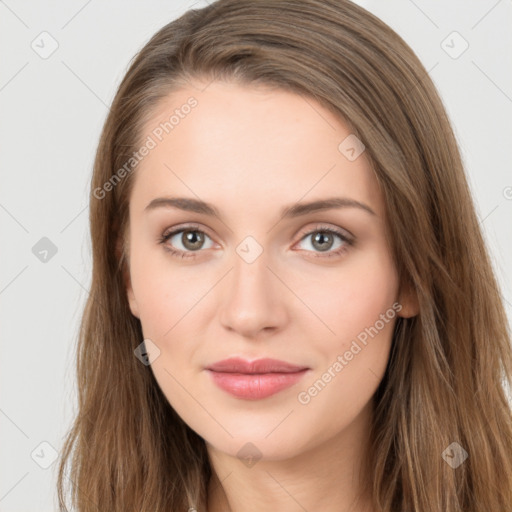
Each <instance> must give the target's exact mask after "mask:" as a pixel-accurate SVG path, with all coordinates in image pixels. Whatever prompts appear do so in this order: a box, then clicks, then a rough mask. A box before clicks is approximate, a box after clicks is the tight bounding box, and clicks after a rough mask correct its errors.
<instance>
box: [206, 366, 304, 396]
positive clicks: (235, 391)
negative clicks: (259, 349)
mask: <svg viewBox="0 0 512 512" xmlns="http://www.w3.org/2000/svg"><path fill="white" fill-rule="evenodd" d="M206 370H207V371H208V373H209V374H210V376H211V378H212V380H213V382H214V383H215V384H216V385H217V386H218V387H219V388H220V389H222V390H223V391H225V392H227V393H229V394H231V395H232V396H235V397H236V398H241V399H245V400H261V399H263V398H267V397H269V396H272V395H275V394H276V393H279V392H280V391H283V390H285V389H287V388H289V387H291V386H293V385H294V384H296V383H297V382H298V381H299V380H300V379H302V377H303V376H304V374H305V373H306V372H307V371H308V370H309V368H308V367H305V366H299V365H294V364H291V363H287V362H285V361H279V360H277V359H258V360H255V361H246V360H244V359H240V358H230V359H225V360H223V361H219V362H217V363H215V364H213V365H211V366H208V367H207V368H206Z"/></svg>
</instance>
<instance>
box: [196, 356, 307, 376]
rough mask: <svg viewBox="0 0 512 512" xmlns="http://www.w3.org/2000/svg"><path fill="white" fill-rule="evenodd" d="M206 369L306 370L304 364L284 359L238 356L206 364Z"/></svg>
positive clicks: (234, 371) (284, 371) (276, 371)
mask: <svg viewBox="0 0 512 512" xmlns="http://www.w3.org/2000/svg"><path fill="white" fill-rule="evenodd" d="M206 369H207V370H211V371H214V372H225V373H249V374H251V373H294V372H299V371H302V370H306V369H307V367H306V366H298V365H295V364H291V363H287V362H286V361H279V360H278V359H269V358H264V359H256V360H254V361H247V360H245V359H242V358H240V357H231V358H229V359H223V360H222V361H217V362H216V363H214V364H212V365H210V366H208V367H207V368H206Z"/></svg>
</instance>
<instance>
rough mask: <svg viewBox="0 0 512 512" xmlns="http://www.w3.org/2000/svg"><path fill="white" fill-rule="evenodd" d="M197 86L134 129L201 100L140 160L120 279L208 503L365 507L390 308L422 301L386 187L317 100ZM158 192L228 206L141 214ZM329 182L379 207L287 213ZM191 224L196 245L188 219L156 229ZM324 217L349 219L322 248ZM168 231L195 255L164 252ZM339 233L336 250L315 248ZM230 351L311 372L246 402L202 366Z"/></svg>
mask: <svg viewBox="0 0 512 512" xmlns="http://www.w3.org/2000/svg"><path fill="white" fill-rule="evenodd" d="M204 87H205V85H199V84H198V83H197V84H194V85H190V87H187V88H183V89H180V90H178V91H175V92H173V93H172V94H171V95H169V96H168V97H167V98H166V99H165V100H164V101H162V102H161V103H160V104H159V106H158V108H157V110H155V113H154V116H153V117H152V119H151V120H150V122H148V123H147V125H146V129H145V134H144V135H143V138H144V139H145V138H146V137H147V136H148V135H150V134H151V133H152V130H154V128H155V127H156V126H158V124H159V123H160V122H162V121H164V120H166V119H168V118H169V115H170V113H172V111H174V109H176V108H179V107H180V106H181V105H183V104H184V103H186V101H187V99H188V98H189V97H190V96H194V97H195V98H196V99H197V101H198V105H197V107H195V108H194V109H193V110H192V111H191V113H190V114H189V115H188V116H185V117H184V118H183V119H181V120H180V123H179V124H178V125H177V126H175V127H174V129H173V131H172V132H170V133H169V134H168V135H167V136H166V137H164V138H163V140H162V141H161V142H159V144H158V145H157V146H156V147H155V148H154V149H152V150H151V151H150V152H149V154H148V155H147V156H146V157H145V158H144V160H143V161H142V162H141V163H140V164H139V166H138V167H137V171H136V175H135V176H134V178H135V182H134V187H133V189H132V193H131V197H130V206H129V210H130V215H129V228H128V232H127V235H128V249H129V275H128V276H127V284H126V287H127V294H128V299H129V304H130V309H131V312H132V314H133V315H135V316H136V317H137V318H139V319H140V320H141V325H142V329H143V333H144V337H145V338H149V339H151V340H152V342H153V343H155V344H156V345H157V346H158V348H159V350H160V355H159V357H157V358H156V359H155V360H154V362H153V363H152V365H151V369H152V371H153V373H154V376H155V378H156V380H157V382H158V384H159V386H160V387H161V389H162V391H163V392H164V394H165V396H166V397H167V399H168V400H169V402H170V404H171V405H172V406H173V407H174V409H175V410H176V411H177V412H178V414H179V415H180V416H181V418H182V419H183V420H184V421H185V422H186V423H187V424H188V425H189V426H190V428H192V429H193V430H195V431H196V432H197V433H198V434H199V435H200V436H201V437H202V438H203V439H204V440H205V441H206V443H207V448H208V453H209V456H210V458H211V463H212V467H213V469H214V477H213V479H212V481H211V482H210V488H209V504H208V505H209V506H208V510H209V511H210V512H212V511H213V512H217V511H220V510H231V511H236V512H241V511H244V512H252V511H261V510H266V509H270V508H271V509H272V510H280V511H290V512H292V511H293V512H295V511H303V510H304V509H305V510H323V511H325V512H330V511H334V510H336V511H337V512H339V511H347V512H348V511H349V510H350V511H352V512H357V511H361V512H362V511H367V510H371V508H370V507H369V506H368V500H367V498H368V497H367V496H362V497H361V501H360V502H358V503H355V499H356V497H357V495H358V494H359V491H360V479H361V478H364V476H365V475H364V474H361V475H360V469H361V462H362V461H363V460H364V456H365V455H364V450H365V448H366V443H367V438H368V431H369V426H370V422H371V412H372V402H371V399H372V396H373V394H374V393H375V391H376V389H377V387H378V385H379V383H380V381H381V379H382V377H383V375H384V371H385V368H386V364H387V361H388V358H389V352H390V347H391V337H392V332H393V326H394V323H395V322H396V317H397V316H412V315H414V314H416V313H417V303H416V302H415V301H414V300H413V299H412V298H410V297H409V296H405V295H404V294H402V296H399V295H398V284H399V283H398V278H397V272H396V269H395V266H394V263H393V259H392V255H391V250H390V247H389V242H388V240H389V237H388V231H387V229H386V219H385V209H384V203H383V198H382V195H381V192H380V190H379V187H378V184H377V181H376V179H375V176H374V175H373V173H372V171H371V168H370V165H369V162H368V160H367V157H366V153H365V152H363V153H362V154H361V155H360V156H359V157H358V158H357V159H356V160H354V161H349V160H348V159H347V158H346V157H345V156H344V155H343V154H342V153H341V152H340V151H339V150H338V145H339V144H340V142H341V141H343V140H344V139H345V138H346V137H347V136H348V135H350V130H349V129H348V127H347V126H346V125H345V124H344V123H343V122H342V121H341V120H340V119H339V118H338V117H337V116H334V114H332V113H331V112H329V111H328V110H326V109H325V108H323V107H322V106H321V105H320V104H318V103H316V102H315V101H314V100H312V99H308V100H307V101H306V100H305V99H304V98H302V97H300V96H298V95H296V94H293V93H290V92H286V91H281V90H272V91H271V90H268V89H265V88H262V87H261V86H259V87H255V86H250V87H249V86H241V85H236V84H234V83H220V82H213V83H211V84H210V85H209V86H208V87H206V89H204ZM200 89H204V90H203V91H201V90H200ZM164 196H173V197H187V198H194V199H201V200H203V201H207V202H208V203H211V204H213V205H214V206H215V207H216V208H217V209H218V210H219V212H220V213H221V215H222V220H219V219H217V218H215V217H211V216H208V215H205V214H201V213H195V212H187V211H182V210H179V209H177V208H172V207H169V208H163V207H162V208H156V209H153V210H151V211H145V207H146V206H147V205H148V204H149V203H150V201H152V200H153V199H155V198H157V197H164ZM333 196H336V197H347V198H350V199H353V200H356V201H359V202H361V203H364V204H365V205H367V206H369V207H370V208H371V209H372V210H373V211H374V212H375V214H374V215H372V214H370V213H368V212H367V211H365V210H363V209H360V208H355V207H345V208H339V209H329V210H326V211H319V212H313V213H309V214H307V215H305V216H302V217H297V218H291V219H280V212H281V209H282V208H284V207H285V206H288V205H294V204H296V203H297V202H307V201H312V200H316V199H324V198H328V197H333ZM187 223H194V224H197V225H198V226H199V229H200V230H202V231H203V232H204V233H206V235H205V236H204V243H203V245H202V246H201V243H200V242H199V243H198V242H197V241H196V242H193V243H192V244H191V243H190V242H188V243H187V239H186V238H184V237H183V235H184V233H183V232H180V233H178V234H177V235H174V236H173V237H172V238H171V239H169V240H167V242H165V244H161V243H158V240H159V237H161V236H162V235H163V234H165V233H166V232H169V231H170V230H171V229H170V228H178V227H181V226H183V229H186V228H187V226H186V224H187ZM319 223H321V225H322V227H330V228H333V229H336V228H338V229H340V230H345V231H344V232H347V231H348V233H350V234H351V235H352V236H353V238H355V242H354V244H353V245H348V244H347V243H346V242H344V241H343V240H341V239H339V238H338V237H337V236H336V235H333V237H334V238H332V239H330V240H327V242H324V245H323V246H322V245H320V246H319V245H315V244H314V242H313V240H314V237H315V234H316V235H317V236H318V233H317V232H318V231H319V230H317V231H315V232H314V233H313V234H312V235H311V234H309V235H308V234H307V233H310V232H311V231H314V230H315V229H316V228H317V225H318V224H319ZM320 231H321V230H320ZM342 232H343V231H342ZM196 234H197V233H196ZM247 236H251V237H253V238H254V239H255V240H256V242H257V244H259V246H260V247H261V248H262V249H263V252H262V253H261V255H259V257H257V258H256V259H255V261H254V262H252V263H248V262H247V261H245V260H244V259H243V258H242V257H240V256H239V254H238V253H237V252H236V249H237V247H238V246H239V244H240V243H241V242H242V241H243V240H244V239H245V238H246V237H247ZM194 243H195V244H196V246H194ZM165 245H167V246H171V245H172V246H174V248H175V249H176V250H182V251H188V253H193V254H194V255H195V257H194V258H188V259H187V258H185V259H181V258H179V257H175V256H172V255H171V254H170V253H169V252H167V251H166V250H165V248H164V246H165ZM341 246H345V248H346V250H345V251H344V252H343V253H342V254H340V255H337V256H333V257H330V258H329V257H327V256H326V254H328V253H329V252H330V253H333V252H335V251H336V250H337V249H338V248H339V247H341ZM194 247H196V249H195V250H194ZM197 247H199V248H197ZM319 247H320V248H319ZM322 247H324V248H325V249H326V250H325V251H322ZM251 250H253V249H251ZM315 256H318V257H315ZM395 302H397V303H399V304H400V305H401V306H402V309H401V310H400V312H399V313H397V315H396V316H395V318H394V319H392V320H391V321H389V322H388V323H386V324H385V326H384V328H382V329H381V330H380V331H379V332H378V335H376V336H374V337H373V338H369V340H368V343H367V345H366V346H364V348H363V349H362V350H361V351H360V352H359V353H358V354H357V355H356V356H354V357H353V359H352V360H351V361H349V362H348V364H347V365H346V366H344V367H343V369H342V370H341V371H340V372H338V373H336V372H334V373H335V375H336V376H335V377H334V378H332V379H331V381H330V382H329V383H328V384H327V385H326V386H325V387H324V388H323V389H322V390H321V392H319V393H318V394H317V395H316V396H314V397H312V398H311V400H310V401H309V403H307V404H302V403H300V402H299V400H298V394H299V393H300V392H303V391H304V390H308V388H309V387H310V386H311V385H312V384H313V383H314V382H315V381H317V380H318V379H320V378H321V377H322V375H323V374H324V373H325V372H326V371H328V368H329V367H332V365H333V363H334V362H335V361H336V360H337V357H338V356H339V355H343V354H344V353H345V352H346V351H347V350H348V349H349V348H350V345H351V343H352V341H353V340H355V339H356V337H357V336H358V334H360V333H361V332H362V331H363V330H364V329H365V327H369V326H373V325H374V324H375V322H376V321H377V320H378V319H379V315H381V314H383V313H385V312H386V311H387V310H389V309H390V308H392V305H393V304H394V303H395ZM231 356H239V357H243V358H245V359H248V360H253V359H258V358H260V357H272V358H276V359H281V360H284V361H288V362H290V363H293V364H298V365H303V366H307V367H308V368H309V370H308V372H307V374H306V375H305V376H304V377H303V378H302V379H301V380H300V381H299V382H298V383H297V384H295V385H293V386H292V387H291V388H288V389H286V390H284V391H281V392H280V393H277V394H276V395H273V396H271V397H268V398H265V399H262V400H255V401H251V400H243V399H240V398H235V397H233V396H231V395H230V394H228V393H226V392H225V391H223V390H221V389H220V388H218V387H217V386H216V385H215V384H213V382H212V380H211V378H210V374H209V373H208V372H207V371H206V370H205V367H206V366H207V365H209V364H212V363H214V362H216V361H219V360H222V359H225V358H228V357H231ZM331 375H332V370H331ZM249 442H250V443H252V445H254V446H255V447H256V448H257V450H258V453H259V455H260V457H261V458H259V460H257V462H256V463H255V464H254V465H251V466H250V467H249V465H248V464H246V463H244V462H243V461H242V460H241V458H240V457H239V456H237V453H238V452H239V450H240V449H241V448H242V447H243V446H244V445H246V443H249Z"/></svg>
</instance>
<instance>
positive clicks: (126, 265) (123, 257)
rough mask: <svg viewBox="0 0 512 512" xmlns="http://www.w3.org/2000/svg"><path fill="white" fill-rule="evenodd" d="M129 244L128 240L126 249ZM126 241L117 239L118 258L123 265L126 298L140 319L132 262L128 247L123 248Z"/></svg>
mask: <svg viewBox="0 0 512 512" xmlns="http://www.w3.org/2000/svg"><path fill="white" fill-rule="evenodd" d="M127 244H128V240H127V241H126V247H127ZM123 245H124V240H123V238H122V236H120V237H119V238H118V239H117V243H116V257H117V261H119V262H121V265H122V273H123V282H124V286H125V290H126V297H127V299H128V304H129V306H130V311H131V312H132V315H133V316H135V317H137V318H139V319H140V315H139V308H138V306H137V301H136V300H135V294H134V293H133V288H132V281H131V277H130V260H129V258H128V254H127V252H126V247H123Z"/></svg>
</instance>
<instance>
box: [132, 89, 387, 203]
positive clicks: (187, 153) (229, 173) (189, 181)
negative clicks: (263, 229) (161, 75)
mask: <svg viewBox="0 0 512 512" xmlns="http://www.w3.org/2000/svg"><path fill="white" fill-rule="evenodd" d="M202 87H203V88H202V89H201V88H200V87H198V86H197V84H196V85H190V86H189V87H183V88H181V89H179V90H176V91H174V92H172V93H171V94H169V95H168V96H167V97H166V98H165V99H163V100H162V101H161V102H160V103H159V104H158V105H157V107H156V108H155V109H154V111H153V113H152V115H151V118H150V119H149V121H147V122H146V124H145V127H144V130H143V134H142V137H141V139H142V140H145V141H149V140H151V141H152V143H151V146H152V149H151V150H150V151H149V152H148V154H147V155H146V156H145V157H144V158H143V159H142V161H141V163H140V164H139V165H138V167H137V172H136V173H135V174H136V176H135V184H134V189H133V200H134V201H137V202H140V204H138V205H137V209H139V208H143V206H145V205H143V204H142V201H145V202H146V204H147V202H149V201H150V200H151V199H153V198H154V197H156V196H157V195H159V196H162V195H164V193H168V194H173V195H176V194H177V193H178V192H179V193H180V194H181V195H183V194H186V195H189V196H198V197H201V198H202V199H208V201H209V202H212V203H215V204H222V203H225V202H227V201H230V200H231V202H233V201H234V202H235V203H236V201H237V200H238V201H241V204H242V205H245V206H246V207H247V208H250V207H261V206H265V205H267V206H269V205H270V204H271V203H272V202H277V203H279V204H285V203H286V204H287V203H290V202H296V201H299V200H300V199H301V198H302V197H305V196H307V199H308V200H311V199H316V198H317V197H324V196H325V195H329V196H333V195H336V194H338V195H350V197H351V198H353V199H355V200H360V201H362V202H366V203H372V205H373V206H372V207H373V209H374V210H377V211H378V210H382V204H381V200H380V197H379V196H380V194H379V190H378V185H377V182H376V179H375V176H373V173H372V171H371V167H370V165H369V162H368V160H367V156H366V154H365V152H364V151H363V152H362V153H361V154H360V156H359V157H357V158H356V159H353V158H352V159H351V158H347V153H346V149H347V146H351V145H352V146H354V137H355V136H354V134H351V131H350V128H349V127H348V126H347V125H346V123H344V122H343V121H342V120H341V118H340V117H339V116H336V115H334V113H332V112H331V111H329V110H327V109H325V108H324V107H322V106H321V105H320V104H319V103H318V102H316V101H315V100H314V99H311V98H309V97H303V96H300V95H298V94H294V93H292V92H288V91H285V90H280V89H269V88H267V87H260V86H257V87H256V86H247V85H243V86H242V85H238V84H234V83H225V82H213V83H211V84H209V85H207V86H206V88H205V89H204V86H202ZM356 141H357V139H356ZM356 144H357V142H356ZM355 149H356V150H358V149H360V148H358V147H356V148H355ZM352 154H353V152H352ZM177 189H179V190H177ZM305 198H306V197H305ZM262 201H263V202H264V204H262Z"/></svg>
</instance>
